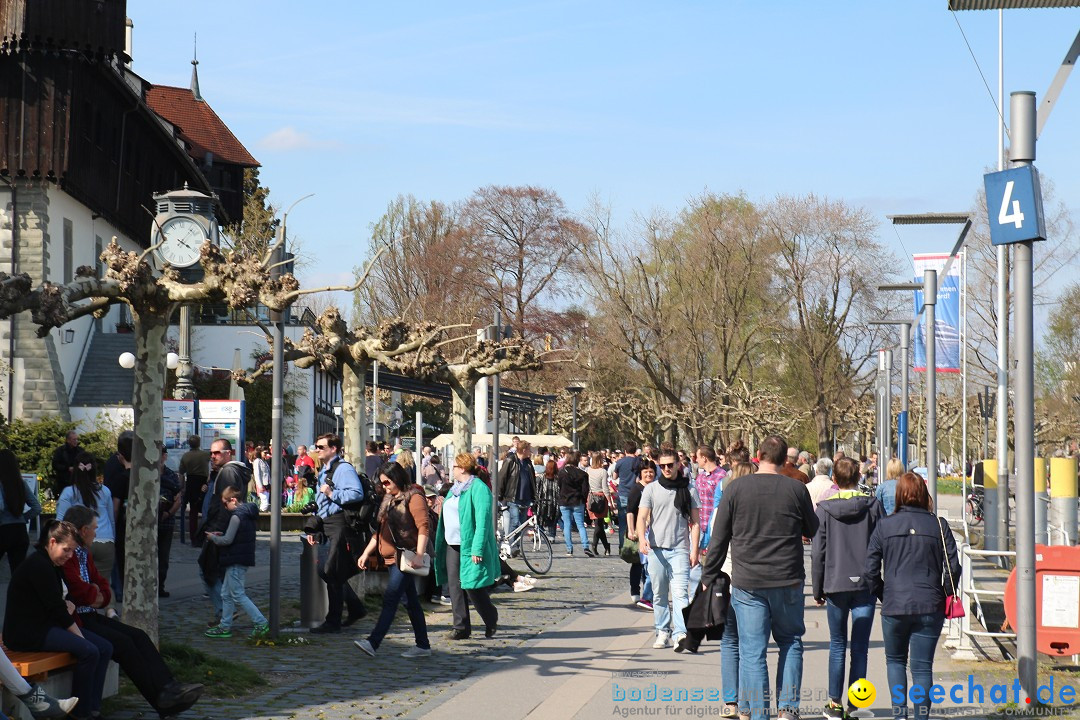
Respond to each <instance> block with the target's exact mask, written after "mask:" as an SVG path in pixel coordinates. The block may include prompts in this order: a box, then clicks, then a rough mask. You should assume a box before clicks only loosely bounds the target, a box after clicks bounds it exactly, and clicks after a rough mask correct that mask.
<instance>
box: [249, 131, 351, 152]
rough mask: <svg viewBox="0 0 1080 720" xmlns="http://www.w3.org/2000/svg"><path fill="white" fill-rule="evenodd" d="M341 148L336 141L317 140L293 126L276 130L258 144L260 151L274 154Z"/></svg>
mask: <svg viewBox="0 0 1080 720" xmlns="http://www.w3.org/2000/svg"><path fill="white" fill-rule="evenodd" d="M340 146H341V144H340V143H338V142H336V141H334V140H317V139H315V138H313V137H311V136H310V135H308V134H307V133H305V132H301V131H300V130H297V129H296V128H294V127H293V126H292V125H286V126H285V127H283V128H281V129H280V130H275V131H274V132H272V133H270V134H269V135H267V136H266V137H264V138H263V139H262V140H260V141H259V143H258V147H259V149H260V150H269V151H272V152H274V151H276V152H291V151H294V150H328V149H332V148H337V147H340Z"/></svg>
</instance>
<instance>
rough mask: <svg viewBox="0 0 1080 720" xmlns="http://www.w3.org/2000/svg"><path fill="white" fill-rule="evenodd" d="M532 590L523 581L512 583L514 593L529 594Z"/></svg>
mask: <svg viewBox="0 0 1080 720" xmlns="http://www.w3.org/2000/svg"><path fill="white" fill-rule="evenodd" d="M532 589H533V586H532V585H530V584H529V583H527V582H525V581H524V580H518V581H517V582H516V583H514V592H529V591H530V590H532Z"/></svg>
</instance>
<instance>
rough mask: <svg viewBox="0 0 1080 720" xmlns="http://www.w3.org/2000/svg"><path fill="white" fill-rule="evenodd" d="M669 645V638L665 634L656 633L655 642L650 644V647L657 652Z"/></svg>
mask: <svg viewBox="0 0 1080 720" xmlns="http://www.w3.org/2000/svg"><path fill="white" fill-rule="evenodd" d="M670 644H671V636H670V635H668V634H667V633H666V632H658V633H656V642H654V643H653V644H652V646H653V647H654V648H656V649H657V650H662V649H663V648H666V647H667V646H668V645H670Z"/></svg>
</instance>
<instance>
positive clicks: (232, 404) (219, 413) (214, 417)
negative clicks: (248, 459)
mask: <svg viewBox="0 0 1080 720" xmlns="http://www.w3.org/2000/svg"><path fill="white" fill-rule="evenodd" d="M199 437H201V438H202V446H203V447H204V448H206V449H207V450H209V449H210V443H212V442H213V441H214V439H215V438H225V439H226V440H228V441H229V442H230V443H232V446H233V450H234V451H236V455H235V457H236V458H237V459H239V458H240V457H241V456H242V455H243V448H244V401H243V400H200V401H199Z"/></svg>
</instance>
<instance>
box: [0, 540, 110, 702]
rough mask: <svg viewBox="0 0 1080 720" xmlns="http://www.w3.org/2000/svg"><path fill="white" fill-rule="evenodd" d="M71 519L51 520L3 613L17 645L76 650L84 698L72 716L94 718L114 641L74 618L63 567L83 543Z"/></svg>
mask: <svg viewBox="0 0 1080 720" xmlns="http://www.w3.org/2000/svg"><path fill="white" fill-rule="evenodd" d="M78 536H79V534H78V531H77V530H76V529H75V526H74V525H72V524H71V523H67V522H62V521H58V520H51V521H49V522H48V523H46V524H45V526H44V527H43V528H42V529H41V536H40V538H39V539H38V542H37V544H36V545H35V546H34V547H35V552H32V553H30V555H29V556H27V558H26V560H23V562H22V564H21V565H19V567H18V569H17V570H16V571H15V574H14V575H12V576H11V582H10V583H9V584H8V594H7V612H6V613H5V614H4V644H5V645H7V647H9V648H11V649H12V650H29V651H41V650H48V651H51V652H66V653H71V655H72V656H74V658H75V661H76V662H75V671H74V673H73V677H72V681H71V690H72V693H73V694H74V695H75V696H76V697H78V698H79V704H78V705H76V706H75V710H74V711H73V712H72V717H74V718H76V719H77V720H89V718H91V717H92V716H94V715H96V714H98V713H100V711H101V692H102V688H103V687H104V686H105V672H106V670H107V669H108V667H109V660H110V659H111V658H112V649H113V648H112V643H110V642H109V641H108V640H106V639H105V638H103V637H101V636H100V635H97V634H96V633H94V632H92V631H90V630H83V629H82V628H80V627H79V625H78V623H76V622H75V619H74V617H73V615H74V612H75V606H74V605H73V604H72V603H71V602H69V601H65V600H64V595H63V573H62V572H61V571H60V568H61V567H62V566H63V565H64V563H66V562H67V561H68V560H70V559H71V556H72V555H73V554H74V553H75V548H76V547H77V546H78V544H79V540H78Z"/></svg>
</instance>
